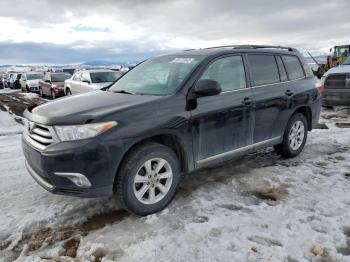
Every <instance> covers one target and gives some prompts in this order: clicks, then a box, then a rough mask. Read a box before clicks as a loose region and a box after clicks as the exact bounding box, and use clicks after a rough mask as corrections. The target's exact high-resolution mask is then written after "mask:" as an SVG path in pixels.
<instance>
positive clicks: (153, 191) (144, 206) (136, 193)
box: [116, 143, 180, 216]
mask: <svg viewBox="0 0 350 262" xmlns="http://www.w3.org/2000/svg"><path fill="white" fill-rule="evenodd" d="M158 169H159V170H158ZM179 182H180V165H179V160H178V158H177V156H176V154H175V153H174V152H173V151H172V150H171V149H170V148H169V147H167V146H164V145H161V144H157V143H144V144H141V145H139V146H137V147H136V148H134V149H132V151H131V152H130V153H129V154H128V155H127V156H126V158H125V160H124V161H123V163H122V165H121V168H120V170H119V173H118V177H117V179H116V190H117V195H118V197H119V199H120V201H121V203H122V205H123V206H124V208H125V209H127V210H128V211H129V212H132V213H134V214H136V215H140V216H145V215H149V214H153V213H156V212H158V211H160V210H162V209H164V208H165V207H166V206H168V205H169V203H170V202H171V201H172V199H173V198H174V196H175V193H176V190H177V187H178V185H179Z"/></svg>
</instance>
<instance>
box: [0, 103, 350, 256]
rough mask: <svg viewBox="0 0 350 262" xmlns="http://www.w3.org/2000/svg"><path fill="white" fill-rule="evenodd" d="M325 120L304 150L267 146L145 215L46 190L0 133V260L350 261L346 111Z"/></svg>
mask: <svg viewBox="0 0 350 262" xmlns="http://www.w3.org/2000/svg"><path fill="white" fill-rule="evenodd" d="M0 113H1V112H0ZM4 114H7V113H4ZM1 119H2V118H1V114H0V121H1ZM10 120H12V119H7V120H4V121H5V122H6V123H7V122H9V123H12V124H11V125H13V127H12V129H10V130H12V131H13V130H17V128H18V129H19V128H21V127H20V126H17V125H19V124H17V123H16V122H14V121H13V120H12V121H13V122H11V121H10ZM321 122H322V123H323V124H324V125H321V126H323V129H315V130H313V131H312V132H311V133H309V137H308V142H307V145H306V147H305V149H304V151H303V152H302V154H301V155H300V156H298V157H296V158H293V159H287V160H286V159H281V158H280V157H279V156H278V155H276V154H275V153H274V152H273V150H272V149H271V148H268V149H266V150H261V151H259V152H257V153H254V154H250V155H248V156H245V157H243V158H241V159H239V160H235V161H232V162H230V163H227V164H225V165H222V166H220V167H215V168H211V169H207V170H203V171H200V172H196V173H194V174H191V175H189V176H187V177H186V178H184V180H183V181H182V184H181V188H180V190H179V192H178V194H177V197H176V198H175V200H174V201H173V203H172V204H171V205H170V206H169V207H168V208H167V209H166V210H164V211H162V212H160V213H158V214H154V215H152V216H148V217H144V218H140V217H136V216H134V215H130V214H128V213H127V212H125V211H123V210H121V209H120V208H119V206H118V203H117V201H115V199H113V198H103V199H79V198H72V197H65V196H57V195H52V194H50V193H48V192H46V191H45V190H44V189H42V188H41V187H40V186H38V185H37V184H36V183H35V182H34V180H33V179H32V178H31V177H30V176H29V175H28V174H27V172H26V171H25V168H24V158H23V155H22V151H21V145H20V135H18V134H16V132H12V131H11V132H9V133H8V134H7V135H3V136H0V179H1V181H2V182H1V183H0V203H1V211H2V212H1V213H0V221H1V223H0V261H12V260H14V259H17V260H18V261H41V260H44V259H49V260H54V259H55V260H61V261H64V260H66V261H74V260H75V259H78V260H81V261H100V260H102V261H141V260H149V261H155V260H159V261H288V262H292V261H350V245H349V244H350V222H349V221H350V193H349V189H350V128H347V125H344V123H350V112H349V111H347V110H338V111H337V110H336V111H325V112H323V114H322V118H321ZM337 123H338V124H337ZM339 123H343V124H341V125H339ZM320 128H321V127H320ZM315 246H319V247H320V248H321V249H322V251H323V255H322V256H316V255H315V254H314V253H313V252H312V250H313V249H314V247H315Z"/></svg>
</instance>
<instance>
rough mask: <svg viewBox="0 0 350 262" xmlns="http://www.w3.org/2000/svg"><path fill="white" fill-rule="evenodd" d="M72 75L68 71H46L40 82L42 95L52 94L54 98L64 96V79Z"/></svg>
mask: <svg viewBox="0 0 350 262" xmlns="http://www.w3.org/2000/svg"><path fill="white" fill-rule="evenodd" d="M70 77H71V75H70V74H68V73H46V74H45V75H44V78H43V80H42V81H40V82H39V93H40V96H41V97H43V96H50V97H52V99H55V98H56V97H60V96H64V80H66V79H68V78H70Z"/></svg>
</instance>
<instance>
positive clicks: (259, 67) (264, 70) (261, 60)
mask: <svg viewBox="0 0 350 262" xmlns="http://www.w3.org/2000/svg"><path fill="white" fill-rule="evenodd" d="M248 60H249V64H250V71H251V76H252V81H253V85H254V86H259V85H267V84H273V83H277V82H280V77H279V74H278V68H277V64H276V60H275V57H274V56H272V55H248Z"/></svg>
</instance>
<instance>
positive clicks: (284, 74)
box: [276, 56, 288, 82]
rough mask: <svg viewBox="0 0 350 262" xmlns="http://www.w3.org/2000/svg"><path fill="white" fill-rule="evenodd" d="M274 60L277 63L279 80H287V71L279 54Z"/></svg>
mask: <svg viewBox="0 0 350 262" xmlns="http://www.w3.org/2000/svg"><path fill="white" fill-rule="evenodd" d="M276 60H277V65H278V71H279V72H280V78H281V81H282V82H283V81H287V80H288V77H287V72H286V69H285V68H284V65H283V62H282V58H281V57H280V56H276Z"/></svg>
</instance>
